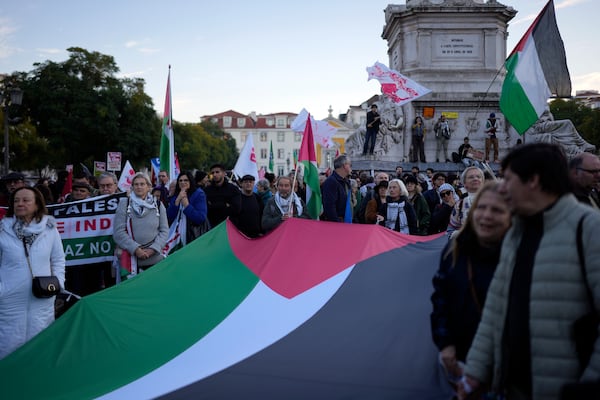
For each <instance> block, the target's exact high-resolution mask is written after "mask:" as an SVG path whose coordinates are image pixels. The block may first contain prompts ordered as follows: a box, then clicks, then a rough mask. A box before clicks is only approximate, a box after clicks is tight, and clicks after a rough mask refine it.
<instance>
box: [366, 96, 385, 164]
mask: <svg viewBox="0 0 600 400" xmlns="http://www.w3.org/2000/svg"><path fill="white" fill-rule="evenodd" d="M379 125H381V116H380V115H379V113H378V112H377V105H376V104H372V105H371V111H369V112H368V113H367V133H365V144H364V146H363V152H362V155H363V156H366V155H367V152H369V154H371V155H373V150H374V149H375V140H377V134H378V133H379Z"/></svg>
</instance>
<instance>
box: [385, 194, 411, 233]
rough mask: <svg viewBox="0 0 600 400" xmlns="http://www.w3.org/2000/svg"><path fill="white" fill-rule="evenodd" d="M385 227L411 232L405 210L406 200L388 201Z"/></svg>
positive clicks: (401, 231)
mask: <svg viewBox="0 0 600 400" xmlns="http://www.w3.org/2000/svg"><path fill="white" fill-rule="evenodd" d="M385 227H386V228H389V229H391V230H394V231H397V232H400V233H406V234H408V233H409V231H408V219H407V218H406V212H405V211H404V201H396V202H389V201H388V203H387V215H386V219H385Z"/></svg>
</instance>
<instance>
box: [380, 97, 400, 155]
mask: <svg viewBox="0 0 600 400" xmlns="http://www.w3.org/2000/svg"><path fill="white" fill-rule="evenodd" d="M379 99H380V103H381V104H380V106H379V113H380V114H381V126H380V127H379V133H378V134H377V139H376V140H375V150H374V152H373V154H375V155H377V156H383V155H385V154H388V153H389V152H390V150H391V149H392V147H393V146H394V145H395V144H397V143H400V141H401V140H402V129H403V128H404V112H403V111H402V108H401V107H398V106H397V105H396V103H394V102H393V101H392V100H391V99H389V98H388V97H387V96H383V95H382V96H379Z"/></svg>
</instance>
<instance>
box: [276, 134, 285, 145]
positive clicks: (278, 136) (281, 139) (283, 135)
mask: <svg viewBox="0 0 600 400" xmlns="http://www.w3.org/2000/svg"><path fill="white" fill-rule="evenodd" d="M277 141H278V142H285V132H281V131H279V132H277Z"/></svg>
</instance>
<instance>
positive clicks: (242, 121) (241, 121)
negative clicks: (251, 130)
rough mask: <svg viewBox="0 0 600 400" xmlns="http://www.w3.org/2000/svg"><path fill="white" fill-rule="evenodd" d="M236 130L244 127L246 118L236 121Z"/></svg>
mask: <svg viewBox="0 0 600 400" xmlns="http://www.w3.org/2000/svg"><path fill="white" fill-rule="evenodd" d="M237 126H238V128H243V127H245V126H246V118H238V119H237Z"/></svg>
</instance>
